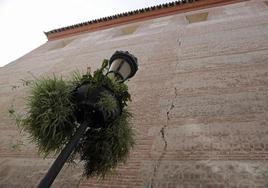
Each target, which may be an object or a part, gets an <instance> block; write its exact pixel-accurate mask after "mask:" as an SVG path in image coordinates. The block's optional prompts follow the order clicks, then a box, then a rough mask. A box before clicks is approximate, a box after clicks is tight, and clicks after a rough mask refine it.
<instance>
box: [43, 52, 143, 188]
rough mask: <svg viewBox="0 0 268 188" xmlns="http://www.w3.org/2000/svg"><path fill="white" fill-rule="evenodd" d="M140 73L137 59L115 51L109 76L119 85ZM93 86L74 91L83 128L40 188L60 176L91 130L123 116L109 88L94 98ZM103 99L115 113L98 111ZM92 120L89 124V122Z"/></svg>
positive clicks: (64, 149) (95, 92) (46, 186)
mask: <svg viewBox="0 0 268 188" xmlns="http://www.w3.org/2000/svg"><path fill="white" fill-rule="evenodd" d="M137 70H138V64H137V58H136V57H135V56H134V55H132V54H130V53H129V52H128V51H116V52H115V53H114V54H113V55H112V56H111V58H110V61H109V70H108V72H107V74H106V76H108V77H111V78H113V77H114V78H115V79H116V80H117V81H120V82H124V81H125V80H127V79H129V78H131V77H133V76H134V75H135V74H136V72H137ZM89 88H90V83H84V84H82V85H81V86H79V87H78V88H76V90H75V91H74V100H75V101H76V104H77V106H78V109H77V110H78V113H77V114H78V115H79V116H81V117H79V118H78V119H79V120H80V121H79V120H78V121H79V123H80V126H79V127H78V129H77V130H76V132H75V134H74V135H73V137H72V139H71V140H70V141H69V142H68V143H67V144H66V146H65V147H64V148H63V150H62V151H61V153H60V154H59V156H58V157H57V159H56V160H55V161H54V163H53V164H52V166H51V167H50V169H49V170H48V172H47V174H46V175H45V177H44V178H43V179H42V180H41V181H40V183H39V185H38V188H48V187H50V185H51V184H52V183H53V181H54V179H55V178H56V177H57V175H58V173H59V172H60V170H61V169H62V167H63V166H64V164H65V162H66V160H67V159H68V158H69V156H70V154H71V153H72V152H73V151H74V149H75V148H76V147H77V145H78V144H79V141H80V139H81V138H82V136H83V134H84V133H85V131H86V129H87V128H88V127H92V124H95V125H94V127H95V128H105V127H103V125H104V122H109V121H113V120H114V119H115V118H116V117H118V116H119V115H120V114H121V112H122V107H121V106H120V105H119V104H120V101H119V99H117V98H116V97H115V96H114V94H113V92H112V91H111V90H110V89H108V88H106V87H103V86H101V87H99V88H96V90H95V91H94V92H93V93H92V94H90V95H89V94H88V93H89V92H88V90H89ZM100 95H106V96H109V97H110V98H112V99H113V100H114V101H116V106H115V108H114V109H113V110H110V109H106V108H105V107H99V106H97V105H96V104H97V103H98V102H99V100H100ZM87 117H90V120H91V121H89V119H88V118H87Z"/></svg>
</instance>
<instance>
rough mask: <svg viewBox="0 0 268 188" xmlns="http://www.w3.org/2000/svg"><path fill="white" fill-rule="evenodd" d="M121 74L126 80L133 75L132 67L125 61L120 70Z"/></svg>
mask: <svg viewBox="0 0 268 188" xmlns="http://www.w3.org/2000/svg"><path fill="white" fill-rule="evenodd" d="M119 73H120V74H121V75H122V76H123V77H124V79H126V78H127V77H128V76H129V75H130V73H131V67H130V65H129V64H128V63H127V62H125V61H124V63H123V65H122V66H121V68H120V69H119Z"/></svg>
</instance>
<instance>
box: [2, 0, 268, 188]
mask: <svg viewBox="0 0 268 188" xmlns="http://www.w3.org/2000/svg"><path fill="white" fill-rule="evenodd" d="M201 13H208V14H207V17H205V18H204V19H202V20H198V19H197V20H198V21H194V22H191V23H189V20H188V19H187V17H188V18H189V17H190V16H193V15H198V14H199V15H201ZM203 15H204V14H203ZM128 27H132V28H135V31H133V32H130V33H125V32H122V31H123V30H126V29H127V28H128ZM120 49H121V50H128V51H130V52H131V53H133V54H135V55H136V56H137V57H138V59H139V64H140V70H139V71H138V72H137V74H136V76H135V77H134V78H133V79H131V81H130V82H129V83H128V85H129V88H130V92H131V94H132V97H133V101H132V103H131V105H130V107H131V110H132V111H133V113H134V119H133V126H134V128H135V131H136V140H137V141H136V146H135V148H134V149H133V150H132V152H131V155H130V158H129V160H128V162H127V164H124V165H122V166H120V167H119V168H118V174H117V175H116V176H115V177H113V178H111V179H107V180H104V181H100V182H99V181H97V180H96V179H94V178H92V179H87V180H86V179H80V177H81V176H80V175H81V172H82V168H79V167H81V166H82V165H81V164H79V165H78V166H77V167H69V168H65V169H64V170H63V171H62V172H61V173H60V175H59V177H58V178H57V179H56V181H55V183H54V184H53V187H80V188H87V187H99V188H102V187H116V188H117V187H131V188H132V187H144V188H267V187H268V62H267V61H268V6H267V3H266V1H263V0H250V1H245V2H238V3H232V4H228V5H221V6H217V7H210V8H203V9H200V10H193V11H189V12H181V13H178V14H173V15H169V16H164V17H160V18H154V19H149V20H142V21H139V22H135V23H130V24H124V25H121V26H116V27H112V28H109V29H103V30H99V31H97V32H89V33H83V34H80V35H75V36H71V37H65V38H61V39H58V40H51V41H48V42H47V43H45V44H44V45H42V46H40V47H39V48H37V49H35V50H34V51H32V52H30V53H29V54H27V55H25V56H24V57H22V58H20V59H18V60H17V61H15V62H13V63H11V64H9V65H7V66H5V67H3V68H0V85H1V90H0V105H1V109H0V117H1V121H0V130H1V137H0V187H35V185H36V184H37V183H38V181H39V179H40V178H41V177H42V176H43V175H44V173H45V172H46V170H47V169H48V167H49V165H50V164H51V162H52V161H53V159H52V158H49V159H46V160H43V159H41V158H40V157H39V156H38V154H37V151H36V148H35V147H34V146H33V145H32V144H29V143H28V141H27V136H26V135H21V134H20V133H19V131H18V129H17V127H16V126H15V125H14V122H12V120H10V118H9V116H8V113H7V109H8V108H9V106H10V104H12V102H14V103H15V106H17V107H19V108H18V110H21V111H23V96H24V95H25V92H27V91H25V88H24V87H17V88H16V89H14V87H16V86H20V85H21V83H20V79H31V78H32V75H35V76H42V75H52V74H53V73H56V74H62V75H63V76H64V77H66V76H67V75H68V74H69V73H71V72H72V71H74V70H77V69H78V70H83V71H84V72H85V71H86V67H88V66H90V67H91V68H92V70H95V69H96V68H97V67H99V66H100V62H101V61H102V59H103V58H109V57H110V56H111V54H112V53H113V52H114V51H115V50H120ZM14 97H15V100H14Z"/></svg>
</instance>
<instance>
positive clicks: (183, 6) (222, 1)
mask: <svg viewBox="0 0 268 188" xmlns="http://www.w3.org/2000/svg"><path fill="white" fill-rule="evenodd" d="M243 1H248V0H183V1H175V2H170V3H166V4H161V5H157V6H152V7H148V8H143V9H139V10H134V11H130V12H125V13H121V14H116V15H113V16H108V17H104V18H99V19H95V20H91V21H88V22H83V23H79V24H75V25H71V26H67V27H62V28H59V29H54V30H51V31H48V32H45V34H46V36H47V39H48V40H49V41H50V40H56V39H61V38H65V37H70V36H75V35H79V34H82V33H87V32H93V31H98V30H102V29H108V28H111V27H115V26H119V25H124V24H129V23H134V22H140V21H144V20H149V19H153V18H159V17H163V16H169V15H173V14H178V13H185V12H189V11H194V10H200V9H205V8H211V7H216V6H222V5H227V4H231V3H238V2H243Z"/></svg>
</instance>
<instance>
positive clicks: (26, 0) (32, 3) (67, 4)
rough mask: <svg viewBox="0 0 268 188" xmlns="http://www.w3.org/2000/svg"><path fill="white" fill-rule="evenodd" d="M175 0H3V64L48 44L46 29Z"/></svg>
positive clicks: (0, 29)
mask: <svg viewBox="0 0 268 188" xmlns="http://www.w3.org/2000/svg"><path fill="white" fill-rule="evenodd" d="M171 1H172V0H95V1H92V0H91V1H90V0H23V1H22V0H0V67H2V66H4V65H6V64H8V63H10V62H12V61H14V60H16V59H18V58H20V57H21V56H23V55H25V54H26V53H28V52H30V51H32V50H34V49H35V48H37V47H38V46H40V45H42V44H44V43H45V42H46V41H47V39H46V36H45V34H44V32H45V31H50V30H53V29H57V28H60V27H65V26H69V25H73V24H77V23H81V22H86V21H89V20H92V19H96V18H101V17H105V16H110V15H113V14H118V13H122V12H126V11H130V10H136V9H140V8H145V7H149V6H153V5H158V4H162V3H166V2H171Z"/></svg>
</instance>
